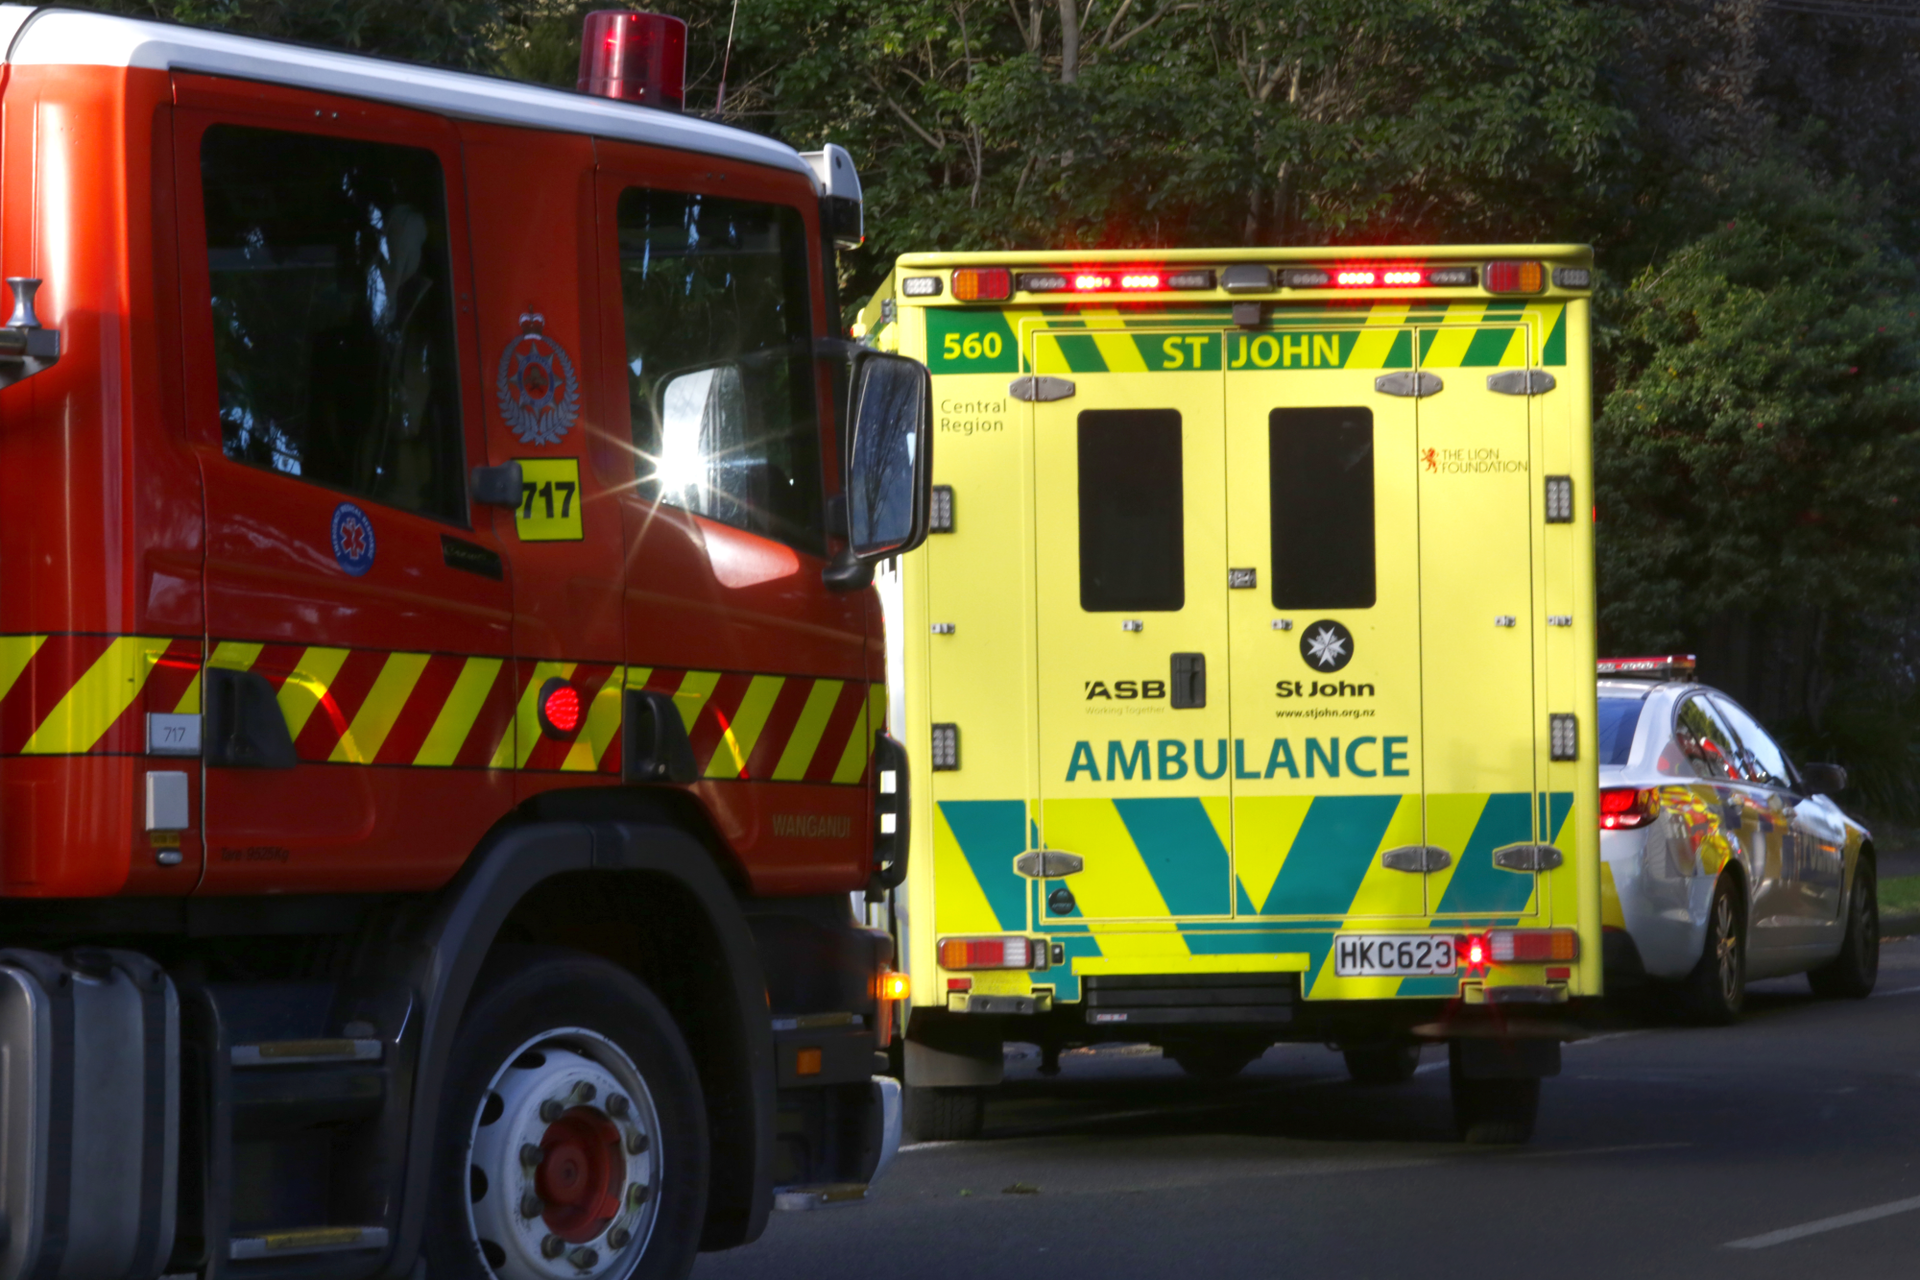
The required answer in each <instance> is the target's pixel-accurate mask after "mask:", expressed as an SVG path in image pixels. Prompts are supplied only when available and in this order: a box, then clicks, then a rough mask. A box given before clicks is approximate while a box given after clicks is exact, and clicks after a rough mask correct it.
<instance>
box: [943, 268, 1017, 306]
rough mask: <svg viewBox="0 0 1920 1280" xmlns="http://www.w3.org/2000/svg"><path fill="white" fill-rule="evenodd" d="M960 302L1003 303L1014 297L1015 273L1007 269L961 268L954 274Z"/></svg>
mask: <svg viewBox="0 0 1920 1280" xmlns="http://www.w3.org/2000/svg"><path fill="white" fill-rule="evenodd" d="M953 296H954V299H955V301H958V302H1003V301H1005V300H1006V299H1008V298H1011V297H1012V296H1013V273H1012V272H1011V271H1008V270H1007V269H1006V268H1005V267H961V268H960V269H959V270H958V271H956V272H954V273H953Z"/></svg>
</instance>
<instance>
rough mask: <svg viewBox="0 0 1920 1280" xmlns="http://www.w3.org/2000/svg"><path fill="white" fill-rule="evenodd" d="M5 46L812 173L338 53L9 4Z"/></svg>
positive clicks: (557, 98) (482, 81)
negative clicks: (259, 83) (227, 78)
mask: <svg viewBox="0 0 1920 1280" xmlns="http://www.w3.org/2000/svg"><path fill="white" fill-rule="evenodd" d="M0 45H4V47H5V49H6V61H7V62H8V63H10V64H13V65H15V66H91V67H130V68H141V69H146V70H154V71H192V72H199V73H202V74H205V75H217V76H234V77H238V78H240V79H246V80H258V81H262V82H265V83H269V84H280V85H292V86H295V87H298V88H302V89H311V90H315V91H317V92H321V93H337V94H343V95H346V96H349V97H355V98H366V99H370V100H372V101H376V102H386V103H391V104H393V105H395V106H402V107H411V108H413V109H415V110H419V111H431V112H435V113H437V114H439V115H444V116H452V117H456V118H459V119H463V120H479V121H485V122H487V123H489V124H505V125H519V126H521V127H524V128H530V129H544V130H550V131H554V132H562V133H580V134H590V135H592V136H595V137H601V138H611V139H617V140H619V141H623V142H637V143H642V144H645V145H647V146H655V147H673V148H676V149H678V150H682V151H695V152H699V153H700V154H702V155H717V156H725V157H727V158H728V159H732V160H742V161H746V162H747V163H749V164H761V165H767V166H769V167H771V168H776V169H789V170H792V171H794V172H797V173H804V174H806V175H807V176H808V178H809V179H812V180H813V181H814V184H815V186H816V187H817V186H818V185H819V183H818V179H816V178H814V175H813V171H812V170H811V169H810V168H809V167H808V166H807V164H806V162H805V161H803V160H801V159H800V157H799V155H798V154H797V153H796V152H795V151H794V150H793V149H792V148H791V147H788V146H786V145H785V144H784V143H780V142H776V141H774V140H773V139H772V138H766V137H762V136H761V135H759V134H756V133H749V132H747V131H746V130H744V129H734V128H730V127H728V126H726V125H719V124H712V123H709V122H708V121H705V120H697V119H693V118H691V117H688V116H683V115H679V114H677V113H674V112H670V111H662V110H658V109H656V108H651V107H641V106H634V105H632V104H628V103H620V102H613V101H610V100H608V99H605V98H594V97H588V96H587V95H586V94H581V93H573V92H570V91H568V90H564V89H552V88H546V87H543V86H539V85H530V84H523V83H521V82H519V81H516V80H507V79H504V78H501V77H497V76H485V75H478V74H475V73H472V72H465V71H447V70H442V69H440V68H437V67H428V66H423V65H420V64H418V63H411V62H400V61H397V60H392V59H386V58H376V57H370V56H368V55H366V54H355V53H337V52H334V51H332V50H327V49H316V48H313V47H311V46H308V45H301V44H293V43H289V42H283V41H278V40H265V39H260V38H258V37H254V36H236V35H229V34H227V33H225V32H220V31H207V30H203V29H201V28H198V27H188V26H181V25H177V24H174V23H168V22H154V21H149V20H144V19H138V18H121V17H115V16H113V15H110V14H101V13H87V12H83V11H80V10H75V9H49V8H36V7H34V6H31V5H15V4H7V5H0Z"/></svg>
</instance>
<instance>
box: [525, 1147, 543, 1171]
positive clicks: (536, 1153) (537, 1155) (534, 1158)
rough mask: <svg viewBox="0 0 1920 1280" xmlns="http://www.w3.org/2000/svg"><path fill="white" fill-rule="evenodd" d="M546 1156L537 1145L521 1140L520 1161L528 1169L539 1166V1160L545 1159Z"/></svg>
mask: <svg viewBox="0 0 1920 1280" xmlns="http://www.w3.org/2000/svg"><path fill="white" fill-rule="evenodd" d="M546 1158H547V1153H546V1152H544V1151H542V1150H541V1149H540V1148H539V1147H537V1146H535V1145H534V1144H533V1143H531V1142H523V1143H521V1144H520V1163H521V1164H523V1165H525V1166H527V1168H529V1169H537V1168H539V1167H540V1162H541V1161H542V1160H545V1159H546Z"/></svg>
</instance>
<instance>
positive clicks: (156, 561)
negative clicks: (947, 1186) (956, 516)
mask: <svg viewBox="0 0 1920 1280" xmlns="http://www.w3.org/2000/svg"><path fill="white" fill-rule="evenodd" d="M684 40H685V28H684V27H683V26H682V25H681V24H679V23H678V22H677V21H675V20H673V19H669V18H660V17H657V16H650V15H640V14H627V13H612V12H608V13H600V14H596V15H593V17H591V18H590V19H589V22H588V28H587V32H586V39H585V43H584V45H583V53H582V75H581V90H582V91H581V92H579V93H567V92H561V91H556V90H548V89H540V88H532V87H528V86H525V85H520V84H514V83H509V82H506V81H500V80H494V79H489V78H487V77H483V76H476V75H464V74H455V73H449V72H443V71H438V70H432V69H428V68H423V67H417V66H411V65H403V64H398V63H393V62H385V61H381V60H378V59H371V58H364V57H352V56H344V55H339V54H334V53H328V52H323V51H319V50H314V49H309V48H304V47H297V46H292V45H285V44H277V43H273V42H268V41H261V40H253V39H243V38H237V37H231V36H227V35H222V34H215V33H209V32H205V31H199V30H193V29H189V28H185V27H178V26H171V25H165V24H159V23H153V22H141V21H131V20H126V19H121V18H115V17H108V16H103V15H97V14H88V13H80V12H74V11H63V10H58V9H33V8H26V7H19V6H4V7H0V47H3V48H4V49H5V50H6V54H5V59H6V60H5V64H4V67H0V76H4V80H0V272H4V273H5V274H6V275H7V276H9V277H10V279H11V288H12V290H13V294H12V296H13V304H14V305H13V312H12V316H11V318H10V319H9V320H8V322H7V324H6V325H5V326H4V327H0V500H3V501H4V502H5V504H6V506H5V511H6V516H5V518H4V520H0V1210H3V1211H4V1214H5V1227H4V1230H0V1280H26V1278H29V1277H31V1278H34V1280H151V1278H152V1277H156V1276H159V1275H162V1274H167V1275H175V1276H177V1275H183V1274H186V1273H196V1274H198V1275H200V1276H202V1277H204V1280H222V1278H223V1277H231V1278H234V1280H238V1278H240V1277H256V1276H257V1277H296V1276H297V1277H301V1278H302V1280H318V1278H320V1277H338V1278H339V1280H359V1278H361V1277H374V1276H391V1277H401V1276H418V1275H419V1274H421V1271H420V1268H422V1267H423V1266H424V1268H425V1269H426V1270H425V1273H426V1274H428V1275H431V1276H432V1277H434V1280H455V1278H456V1277H465V1278H470V1280H483V1278H485V1277H489V1276H491V1277H498V1278H499V1280H602V1278H604V1280H625V1277H628V1276H631V1275H635V1274H644V1275H648V1276H653V1275H679V1274H683V1273H684V1272H685V1271H686V1270H687V1269H688V1268H689V1267H690V1266H691V1265H692V1258H693V1254H694V1251H695V1250H696V1249H717V1248H724V1247H726V1246H729V1245H735V1244H739V1243H742V1242H745V1241H749V1240H752V1239H754V1238H755V1237H756V1236H757V1235H758V1234H759V1233H760V1231H761V1230H762V1228H763V1226H764V1224H765V1221H766V1217H767V1214H768V1212H769V1209H770V1207H771V1206H772V1205H773V1203H774V1201H775V1199H776V1192H785V1193H787V1194H790V1195H792V1196H794V1197H796V1198H797V1199H798V1200H799V1201H800V1202H803V1203H804V1202H807V1201H808V1200H809V1198H812V1199H820V1198H832V1197H837V1196H844V1195H848V1194H857V1191H851V1192H850V1191H848V1190H846V1188H847V1187H849V1186H850V1185H851V1186H853V1187H856V1188H857V1185H858V1184H862V1183H865V1182H866V1181H868V1180H869V1179H870V1178H871V1177H872V1176H873V1175H874V1173H875V1172H876V1171H877V1168H878V1167H879V1166H880V1165H881V1164H882V1163H883V1162H884V1159H885V1158H886V1157H887V1156H888V1155H889V1154H890V1153H891V1149H892V1146H893V1145H895V1144H896V1143H897V1134H898V1119H897V1117H898V1106H897V1101H896V1100H897V1096H898V1095H897V1091H896V1090H895V1089H894V1088H893V1086H892V1083H891V1082H890V1081H880V1080H876V1078H875V1065H876V1059H877V1058H881V1057H883V1051H884V1049H885V1047H886V1044H887V1039H888V1034H889V1031H888V1029H889V1027H890V1024H891V1014H892V1011H893V1002H894V1001H896V1000H897V999H898V998H899V997H900V996H901V995H902V994H903V993H904V992H903V990H902V989H901V987H902V985H903V980H901V979H899V978H898V976H897V975H893V974H891V973H890V965H891V952H890V947H889V944H888V941H887V939H886V937H885V936H884V935H882V934H878V933H874V932H871V931H869V930H867V929H865V928H863V927H861V926H860V925H859V924H858V923H857V922H856V920H855V918H854V914H853V910H852V908H851V907H850V905H849V902H850V899H849V895H850V894H853V893H858V892H859V891H861V890H872V891H877V890H879V889H883V888H884V887H885V886H887V885H889V884H892V883H895V882H897V880H898V877H899V875H900V874H901V872H902V871H903V870H904V851H905V847H906V846H905V839H906V830H905V808H904V802H905V797H906V791H907V788H906V761H905V757H904V754H903V752H902V751H901V749H900V748H899V746H898V745H897V744H896V743H895V742H894V741H893V740H892V739H890V738H888V737H887V736H886V735H885V734H884V732H881V731H880V726H881V724H882V718H883V714H884V707H883V695H882V691H883V689H884V687H885V671H884V638H883V635H882V630H881V620H880V613H879V608H878V605H877V603H876V599H875V596H874V593H873V591H871V590H870V589H868V588H869V584H870V582H871V578H872V570H871V565H872V563H873V562H875V561H876V560H878V559H881V558H883V557H885V556H888V555H892V554H895V553H898V552H900V551H903V550H906V549H909V548H911V547H912V546H914V545H915V544H916V543H917V542H918V541H919V539H920V538H922V537H923V536H924V534H925V529H926V505H927V469H928V468H927V464H928V454H927V451H928V436H927V430H928V418H929V416H930V404H929V400H928V384H927V377H926V372H925V370H924V368H922V367H921V366H919V365H917V364H915V363H914V362H912V361H908V360H904V359H901V358H898V357H891V356H883V355H880V354H878V353H874V352H867V351H863V350H858V349H855V348H853V347H851V346H850V345H848V344H844V343H840V342H838V341H836V340H835V339H834V338H833V337H832V336H830V335H832V334H833V333H834V332H835V330H836V326H835V324H834V317H835V316H836V315H837V312H838V305H839V304H838V301H837V299H836V298H835V296H834V279H835V274H834V253H835V246H836V244H838V245H840V246H842V247H844V246H847V245H849V244H854V243H858V239H859V236H860V228H861V222H860V219H861V214H860V203H859V183H858V178H857V175H856V174H855V173H854V170H853V166H852V164H851V162H850V161H849V159H848V157H847V155H846V153H845V152H844V151H840V150H838V149H837V148H828V149H827V150H826V151H824V152H822V153H818V154H814V155H810V156H805V157H803V156H801V155H799V154H796V153H795V152H794V151H792V150H790V149H788V148H787V147H785V146H783V145H780V144H778V143H775V142H773V141H770V140H768V139H766V138H762V137H757V136H754V135H752V134H748V133H743V132H740V131H737V130H733V129H728V128H722V127H719V126H716V125H712V124H708V123H704V122H701V121H698V120H694V119H691V118H689V117H687V116H685V115H683V114H680V113H679V112H678V111H677V108H678V107H679V105H680V97H681V86H682V83H683V63H684Z"/></svg>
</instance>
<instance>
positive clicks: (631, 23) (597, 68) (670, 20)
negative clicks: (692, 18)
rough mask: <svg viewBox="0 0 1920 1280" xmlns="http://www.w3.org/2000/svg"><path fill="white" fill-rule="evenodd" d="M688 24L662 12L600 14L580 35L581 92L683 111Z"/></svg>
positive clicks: (610, 11)
mask: <svg viewBox="0 0 1920 1280" xmlns="http://www.w3.org/2000/svg"><path fill="white" fill-rule="evenodd" d="M686 86H687V24H686V23H685V22H682V21H681V20H680V19H679V18H674V17H670V16H668V15H667V14H664V13H635V12H632V11H630V10H626V9H596V10H594V11H593V12H592V13H589V14H588V15H587V19H586V25H585V26H584V27H583V28H582V30H581V33H580V78H579V81H578V83H577V84H576V85H575V88H577V89H578V90H579V91H580V92H581V93H590V94H593V95H594V96H596V97H601V98H612V99H614V100H615V101H617V102H632V103H637V104H639V105H640V106H643V107H660V108H662V109H664V110H667V111H680V110H683V109H684V108H685V105H686Z"/></svg>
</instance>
